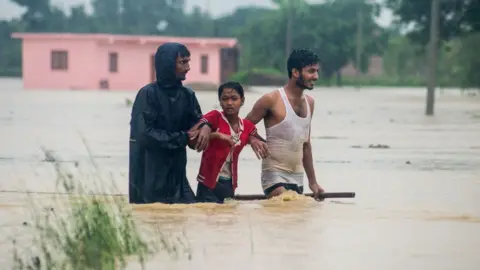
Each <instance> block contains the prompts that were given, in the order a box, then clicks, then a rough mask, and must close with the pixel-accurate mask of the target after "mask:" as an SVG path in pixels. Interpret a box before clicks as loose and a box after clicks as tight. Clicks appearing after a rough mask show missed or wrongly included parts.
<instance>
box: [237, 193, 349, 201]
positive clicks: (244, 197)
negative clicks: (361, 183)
mask: <svg viewBox="0 0 480 270" xmlns="http://www.w3.org/2000/svg"><path fill="white" fill-rule="evenodd" d="M304 195H305V196H308V197H313V193H307V194H304ZM320 198H321V199H330V198H355V192H325V193H323V194H322V195H321V196H320ZM266 199H267V196H265V195H263V194H252V195H236V196H235V200H237V201H253V200H266Z"/></svg>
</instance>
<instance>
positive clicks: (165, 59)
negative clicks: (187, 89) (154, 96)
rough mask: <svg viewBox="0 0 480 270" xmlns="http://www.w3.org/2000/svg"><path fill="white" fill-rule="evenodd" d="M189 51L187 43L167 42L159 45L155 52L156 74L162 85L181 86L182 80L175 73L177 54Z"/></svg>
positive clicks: (158, 82) (159, 83) (158, 81)
mask: <svg viewBox="0 0 480 270" xmlns="http://www.w3.org/2000/svg"><path fill="white" fill-rule="evenodd" d="M186 51H188V50H187V48H186V47H185V45H183V44H180V43H175V42H167V43H164V44H162V45H161V46H160V47H158V49H157V52H156V53H155V75H156V78H157V84H158V85H160V86H162V87H167V88H168V87H175V86H181V85H182V81H181V80H179V79H177V77H176V75H175V67H176V62H177V56H178V55H179V54H183V53H184V52H186Z"/></svg>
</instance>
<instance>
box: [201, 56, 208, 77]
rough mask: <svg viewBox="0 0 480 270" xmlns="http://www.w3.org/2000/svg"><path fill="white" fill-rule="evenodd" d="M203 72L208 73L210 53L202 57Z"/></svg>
mask: <svg viewBox="0 0 480 270" xmlns="http://www.w3.org/2000/svg"><path fill="white" fill-rule="evenodd" d="M200 62H201V67H200V68H201V72H202V74H207V73H208V55H202V57H201V61H200Z"/></svg>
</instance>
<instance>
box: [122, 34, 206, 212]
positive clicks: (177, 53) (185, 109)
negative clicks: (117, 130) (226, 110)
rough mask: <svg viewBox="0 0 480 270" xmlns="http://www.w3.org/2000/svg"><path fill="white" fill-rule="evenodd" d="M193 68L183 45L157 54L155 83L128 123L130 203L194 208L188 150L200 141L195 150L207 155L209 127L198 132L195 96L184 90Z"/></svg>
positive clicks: (165, 47)
mask: <svg viewBox="0 0 480 270" xmlns="http://www.w3.org/2000/svg"><path fill="white" fill-rule="evenodd" d="M189 62H190V52H189V51H188V49H187V48H186V47H185V46H184V45H182V44H179V43H165V44H163V45H161V46H160V47H159V48H158V49H157V52H156V54H155V71H156V79H157V80H156V82H154V83H150V84H148V85H146V86H144V87H142V88H141V89H140V90H139V92H138V93H137V96H136V98H135V101H134V103H133V107H132V113H131V121H130V155H129V163H130V164H129V201H130V203H136V204H141V203H155V202H160V203H194V202H195V194H194V193H193V191H192V189H191V187H190V184H189V182H188V180H187V175H186V166H187V152H186V151H187V149H186V146H187V143H188V142H189V140H190V139H197V144H196V147H195V148H196V150H197V151H203V150H204V149H205V148H206V147H207V144H208V141H209V136H210V132H211V128H210V126H209V124H208V123H207V124H202V125H201V126H199V127H198V125H197V126H195V124H197V122H198V121H199V120H200V119H201V118H202V111H201V108H200V105H199V103H198V100H197V98H196V96H195V93H194V92H193V91H192V90H191V89H189V88H186V87H184V86H183V85H182V80H184V79H185V76H186V73H187V72H188V71H189V70H190V66H189ZM194 126H195V127H194ZM197 127H198V128H197Z"/></svg>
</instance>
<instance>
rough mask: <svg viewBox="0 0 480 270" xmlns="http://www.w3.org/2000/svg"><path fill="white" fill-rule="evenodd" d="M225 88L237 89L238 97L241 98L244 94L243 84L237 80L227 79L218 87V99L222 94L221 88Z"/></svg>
mask: <svg viewBox="0 0 480 270" xmlns="http://www.w3.org/2000/svg"><path fill="white" fill-rule="evenodd" d="M226 88H230V89H233V90H235V91H237V93H238V94H239V95H240V97H241V98H243V96H244V92H243V86H242V85H241V84H240V83H239V82H233V81H228V82H225V83H222V84H221V85H220V86H219V87H218V99H220V97H221V96H222V93H223V90H225V89H226Z"/></svg>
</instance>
